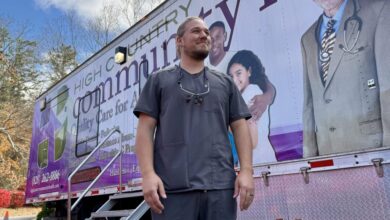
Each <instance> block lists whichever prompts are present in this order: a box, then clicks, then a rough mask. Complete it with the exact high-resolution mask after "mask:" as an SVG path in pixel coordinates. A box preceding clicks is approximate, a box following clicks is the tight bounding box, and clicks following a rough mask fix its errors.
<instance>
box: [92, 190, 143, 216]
mask: <svg viewBox="0 0 390 220" xmlns="http://www.w3.org/2000/svg"><path fill="white" fill-rule="evenodd" d="M142 195H143V194H142V192H130V193H118V194H114V195H112V196H110V197H109V199H108V200H107V202H105V203H104V204H103V205H102V206H101V207H100V208H99V209H98V210H97V211H96V212H93V213H91V217H90V218H88V220H92V219H95V218H120V219H121V220H138V219H140V218H141V217H142V216H143V215H144V214H145V213H146V212H147V211H148V209H149V206H148V205H147V204H146V202H145V201H144V200H143V201H142V202H141V203H140V204H139V205H138V207H137V208H136V209H124V210H112V208H113V207H114V206H115V205H116V204H117V203H118V202H119V201H120V200H122V199H128V198H134V197H140V196H142Z"/></svg>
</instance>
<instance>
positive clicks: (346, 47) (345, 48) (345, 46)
mask: <svg viewBox="0 0 390 220" xmlns="http://www.w3.org/2000/svg"><path fill="white" fill-rule="evenodd" d="M352 1H353V14H352V16H351V17H349V18H347V19H346V20H345V21H344V28H343V35H344V36H343V41H344V42H343V44H339V48H340V49H342V50H343V51H344V52H346V53H350V54H355V53H357V52H359V51H361V50H363V49H364V47H363V46H362V47H359V48H357V49H355V47H356V44H357V42H358V41H359V35H360V31H361V30H362V26H363V20H362V19H361V18H360V17H359V16H358V14H357V5H356V0H352ZM353 21H355V22H357V25H358V31H357V34H356V38H355V39H354V40H353V42H352V45H351V46H349V45H348V43H347V29H348V24H350V23H352V22H353ZM321 23H322V15H321V17H320V18H319V22H318V30H319V27H320V25H321ZM317 33H319V31H318V32H317ZM317 42H318V45H321V43H320V42H319V41H318V38H317Z"/></svg>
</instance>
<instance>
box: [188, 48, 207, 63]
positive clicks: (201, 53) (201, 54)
mask: <svg viewBox="0 0 390 220" xmlns="http://www.w3.org/2000/svg"><path fill="white" fill-rule="evenodd" d="M208 55H209V50H198V51H193V52H192V53H191V57H192V58H193V59H194V60H199V61H201V60H204V59H206V57H207V56H208Z"/></svg>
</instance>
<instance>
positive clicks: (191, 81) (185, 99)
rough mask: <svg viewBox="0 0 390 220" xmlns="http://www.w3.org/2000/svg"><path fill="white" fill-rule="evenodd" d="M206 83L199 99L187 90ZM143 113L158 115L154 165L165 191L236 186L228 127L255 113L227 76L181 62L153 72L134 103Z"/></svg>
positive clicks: (138, 110)
mask: <svg viewBox="0 0 390 220" xmlns="http://www.w3.org/2000/svg"><path fill="white" fill-rule="evenodd" d="M179 81H180V82H181V84H182V88H183V89H181V88H180V85H179V84H178V82H179ZM207 87H209V88H210V90H209V92H208V93H207V94H205V95H202V98H203V102H202V103H201V104H195V99H194V98H192V99H191V95H189V94H188V92H185V91H184V90H188V91H191V92H193V93H202V92H206V91H207ZM140 113H145V114H147V115H149V116H151V117H153V118H155V119H156V120H157V130H156V134H155V141H154V168H155V171H156V173H157V175H158V176H159V177H160V178H161V179H162V181H163V183H164V187H165V189H166V190H167V192H184V191H190V190H213V189H232V188H234V180H235V178H236V175H235V172H234V168H233V156H232V152H231V147H230V143H229V139H228V127H229V124H231V123H232V122H233V121H235V120H238V119H242V118H245V119H249V118H250V117H251V115H250V113H249V110H248V107H247V105H246V104H245V101H244V100H243V98H242V97H241V94H240V92H239V90H238V89H237V87H236V86H235V84H234V82H233V81H232V79H231V78H230V77H229V76H227V75H225V74H222V73H219V72H216V71H214V70H210V69H208V68H207V67H205V69H204V71H202V72H200V73H198V74H193V75H191V74H189V73H187V72H186V71H185V70H183V69H181V68H180V67H178V66H175V67H173V68H171V69H168V70H163V71H160V72H157V73H155V74H152V75H151V76H150V77H149V79H148V81H147V82H146V84H145V86H144V88H143V90H142V92H141V95H140V98H139V100H138V102H137V105H136V107H135V108H134V114H135V115H136V116H137V117H138V116H139V114H140Z"/></svg>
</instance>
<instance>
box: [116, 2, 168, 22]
mask: <svg viewBox="0 0 390 220" xmlns="http://www.w3.org/2000/svg"><path fill="white" fill-rule="evenodd" d="M163 1H164V0H147V1H145V0H121V4H120V11H121V15H122V16H123V18H124V20H125V21H126V23H127V25H128V27H130V26H131V25H133V24H134V23H135V22H137V21H138V20H140V19H141V18H142V17H144V16H145V15H146V14H147V13H149V12H150V11H151V10H153V8H155V7H156V6H157V5H158V4H160V3H161V2H163Z"/></svg>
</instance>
